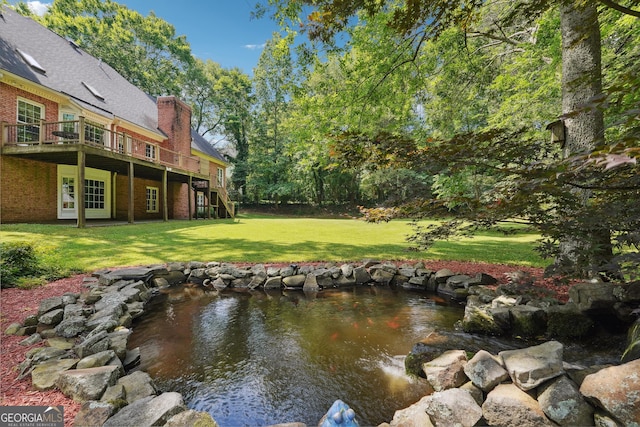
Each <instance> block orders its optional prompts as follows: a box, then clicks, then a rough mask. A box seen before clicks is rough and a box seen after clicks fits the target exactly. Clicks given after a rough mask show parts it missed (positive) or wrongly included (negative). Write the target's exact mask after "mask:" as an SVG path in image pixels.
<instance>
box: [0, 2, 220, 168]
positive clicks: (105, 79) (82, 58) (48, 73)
mask: <svg viewBox="0 0 640 427" xmlns="http://www.w3.org/2000/svg"><path fill="white" fill-rule="evenodd" d="M1 11H2V17H1V18H0V70H6V71H7V72H10V73H12V74H15V75H18V76H20V77H22V78H25V79H27V80H30V81H32V82H34V83H38V84H40V85H42V86H45V87H47V88H49V89H53V90H54V91H56V92H60V93H63V94H66V95H68V96H69V97H71V98H72V99H74V101H75V102H76V103H77V104H79V105H80V106H82V107H83V108H86V109H89V110H91V111H93V112H95V113H97V114H100V115H103V116H105V117H117V118H121V119H124V120H126V121H129V122H131V123H134V124H136V125H138V126H140V127H142V128H145V129H147V130H150V131H153V132H155V133H157V134H159V135H162V136H164V134H163V133H162V132H161V131H160V130H158V107H157V105H156V99H155V98H154V97H152V96H150V95H147V94H146V93H144V92H143V91H142V90H140V89H139V88H138V87H136V86H134V85H133V84H131V83H129V82H128V81H127V80H126V79H125V78H124V77H122V76H121V75H120V74H119V73H118V72H116V71H115V70H114V69H113V68H111V67H110V66H109V65H108V64H106V63H104V62H102V61H101V60H99V59H98V58H95V57H93V56H91V55H89V54H88V53H87V52H85V51H83V50H82V49H80V48H78V47H76V46H74V45H73V44H72V43H71V42H69V41H68V40H67V39H65V38H63V37H61V36H59V35H58V34H56V33H54V32H53V31H51V30H49V29H48V28H46V27H44V26H42V25H40V24H39V23H37V22H36V21H34V20H32V19H31V18H27V17H25V16H22V15H20V14H18V13H17V12H15V11H14V10H12V9H10V8H7V7H3V8H1ZM20 52H23V53H26V54H28V55H29V56H31V57H32V58H33V59H34V60H35V61H37V63H38V64H39V65H40V67H41V68H42V69H44V72H41V71H38V70H37V69H36V68H34V67H32V66H30V65H29V64H28V63H27V62H26V60H25V59H24V57H23V56H22V55H21V54H20ZM87 85H88V86H90V87H91V88H93V89H95V91H97V93H98V94H99V97H98V96H96V95H95V94H93V93H92V91H91V89H89V88H88V87H87ZM194 134H195V135H197V138H196V137H194ZM191 135H192V142H191V147H192V148H193V149H195V150H198V151H200V152H203V153H205V154H208V155H210V156H213V157H215V158H217V159H220V160H222V161H226V160H225V159H224V157H223V156H222V155H221V154H220V153H219V152H218V151H217V150H216V149H215V148H213V147H212V146H211V145H210V144H209V143H208V142H207V141H206V140H205V139H204V138H202V137H201V136H200V135H198V134H197V133H196V132H192V133H191ZM200 139H201V140H200Z"/></svg>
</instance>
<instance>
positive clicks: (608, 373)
mask: <svg viewBox="0 0 640 427" xmlns="http://www.w3.org/2000/svg"><path fill="white" fill-rule="evenodd" d="M580 393H582V395H583V396H584V397H585V398H586V399H587V400H588V401H590V402H592V403H593V404H595V405H596V406H597V407H599V408H602V409H604V410H605V411H607V412H608V413H609V414H611V416H613V417H614V418H615V419H616V420H618V421H619V422H621V423H622V424H623V425H625V426H636V427H637V426H640V359H638V360H633V361H631V362H628V363H625V364H623V365H619V366H612V367H609V368H604V369H602V370H600V371H598V372H596V373H595V374H591V375H587V377H586V378H585V379H584V381H583V382H582V385H581V386H580Z"/></svg>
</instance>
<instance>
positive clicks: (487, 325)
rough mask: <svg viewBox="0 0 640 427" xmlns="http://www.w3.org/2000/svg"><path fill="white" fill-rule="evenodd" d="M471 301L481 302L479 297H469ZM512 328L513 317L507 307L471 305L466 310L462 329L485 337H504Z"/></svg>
mask: <svg viewBox="0 0 640 427" xmlns="http://www.w3.org/2000/svg"><path fill="white" fill-rule="evenodd" d="M469 299H470V300H471V301H474V300H479V298H478V297H477V296H472V297H469ZM510 328H511V316H510V314H509V309H508V308H506V307H495V308H494V307H491V306H490V305H480V304H475V305H474V304H469V303H467V305H466V306H465V308H464V316H463V318H462V329H463V330H464V331H465V332H471V333H481V334H483V335H503V334H504V333H505V332H506V331H508V330H509V329H510Z"/></svg>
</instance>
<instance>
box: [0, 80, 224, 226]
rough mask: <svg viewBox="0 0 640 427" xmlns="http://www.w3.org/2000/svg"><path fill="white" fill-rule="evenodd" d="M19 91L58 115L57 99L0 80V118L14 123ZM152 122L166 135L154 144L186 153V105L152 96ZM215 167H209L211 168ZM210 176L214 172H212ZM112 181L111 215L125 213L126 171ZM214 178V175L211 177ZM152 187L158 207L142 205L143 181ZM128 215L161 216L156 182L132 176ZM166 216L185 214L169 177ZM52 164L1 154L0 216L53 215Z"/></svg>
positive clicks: (36, 218) (50, 118)
mask: <svg viewBox="0 0 640 427" xmlns="http://www.w3.org/2000/svg"><path fill="white" fill-rule="evenodd" d="M19 97H22V98H25V99H28V100H31V101H33V102H35V103H39V104H42V105H44V110H45V117H44V120H45V121H47V122H56V121H58V120H59V117H58V113H59V109H58V105H57V104H56V103H55V102H53V101H50V100H48V99H45V98H43V97H41V96H38V95H35V94H32V93H30V92H27V91H25V90H23V89H20V88H16V87H14V86H10V85H7V84H5V83H0V100H1V102H0V121H6V122H8V123H16V121H17V100H18V98H19ZM157 105H158V123H159V129H160V130H162V131H163V132H164V133H165V134H166V135H167V136H168V139H166V140H165V141H163V142H162V143H161V144H160V145H161V146H164V147H166V148H168V149H170V150H172V151H176V152H179V153H181V154H182V155H184V156H189V157H190V156H191V109H190V108H189V106H187V105H186V104H185V103H183V102H182V101H180V100H179V99H177V98H176V97H173V96H167V97H160V98H158V102H157ZM114 130H116V131H118V132H125V133H126V134H127V135H129V136H131V137H132V138H134V139H139V140H143V141H148V142H152V143H157V141H153V140H150V139H149V138H148V137H145V136H144V135H140V134H137V133H135V132H131V131H130V130H128V129H124V128H122V127H120V126H117V127H116V129H114ZM138 145H139V146H138V147H133V148H134V150H137V151H139V152H140V153H141V154H144V150H145V147H144V144H138ZM212 170H213V171H215V168H212ZM214 177H215V175H214ZM115 181H116V183H115V195H114V197H113V198H112V202H113V203H115V218H114V219H116V220H122V221H126V220H127V219H128V209H127V205H128V203H129V197H128V188H129V184H128V177H127V176H126V175H118V176H117V178H116V180H115ZM214 182H215V181H214ZM147 186H150V187H156V188H158V193H159V194H158V203H159V205H158V212H153V213H150V212H147V211H146V187H147ZM134 187H135V207H134V220H135V221H138V220H147V219H162V216H163V206H162V200H163V197H162V182H160V181H154V180H145V179H140V178H136V179H135V183H134ZM167 193H168V194H167V199H168V205H169V218H170V219H187V218H188V216H189V209H188V185H187V184H182V183H169V188H168V191H167ZM191 198H192V203H191V204H192V212H195V205H196V202H195V195H194V194H193V193H192V197H191ZM57 199H58V188H57V165H56V164H55V163H45V162H38V161H33V160H27V159H22V158H19V157H11V156H2V157H1V163H0V222H7V223H8V222H46V221H56V220H57V217H58V210H57V203H58V200H57Z"/></svg>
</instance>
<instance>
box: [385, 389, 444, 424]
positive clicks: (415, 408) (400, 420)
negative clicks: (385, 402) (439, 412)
mask: <svg viewBox="0 0 640 427" xmlns="http://www.w3.org/2000/svg"><path fill="white" fill-rule="evenodd" d="M428 397H429V396H425V397H423V398H422V399H420V400H419V401H417V402H416V403H414V404H413V405H411V406H409V407H408V408H404V409H400V410H398V411H396V412H395V413H394V414H393V419H392V420H391V423H390V426H391V427H434V426H433V423H432V422H431V418H430V417H429V414H427V406H428V405H429V401H428V400H427V399H428Z"/></svg>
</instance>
